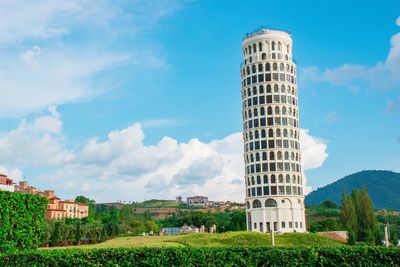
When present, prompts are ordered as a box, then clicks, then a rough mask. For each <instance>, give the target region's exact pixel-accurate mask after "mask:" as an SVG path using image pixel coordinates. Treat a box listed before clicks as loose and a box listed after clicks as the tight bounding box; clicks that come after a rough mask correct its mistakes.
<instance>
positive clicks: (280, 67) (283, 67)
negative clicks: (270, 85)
mask: <svg viewBox="0 0 400 267" xmlns="http://www.w3.org/2000/svg"><path fill="white" fill-rule="evenodd" d="M279 69H280V71H285V65H284V64H283V63H281V64H280V65H279Z"/></svg>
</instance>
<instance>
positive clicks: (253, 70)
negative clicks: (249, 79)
mask: <svg viewBox="0 0 400 267" xmlns="http://www.w3.org/2000/svg"><path fill="white" fill-rule="evenodd" d="M251 72H252V73H256V72H257V67H256V65H253V66H251Z"/></svg>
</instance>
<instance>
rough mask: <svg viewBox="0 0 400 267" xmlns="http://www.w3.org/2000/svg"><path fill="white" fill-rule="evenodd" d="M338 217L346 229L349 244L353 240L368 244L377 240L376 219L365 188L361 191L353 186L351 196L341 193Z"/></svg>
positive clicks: (377, 228)
mask: <svg viewBox="0 0 400 267" xmlns="http://www.w3.org/2000/svg"><path fill="white" fill-rule="evenodd" d="M340 219H341V222H342V224H343V226H344V228H345V229H346V230H347V231H348V236H349V237H348V238H349V240H348V241H349V243H350V244H354V243H355V241H360V242H366V243H369V244H373V243H375V242H377V241H378V239H379V227H378V221H377V219H376V216H375V213H374V207H373V204H372V201H371V198H370V197H369V195H368V191H367V188H363V189H362V190H361V191H358V190H357V189H356V188H355V189H353V191H352V192H351V196H348V195H347V194H345V193H344V194H343V198H342V208H341V210H340Z"/></svg>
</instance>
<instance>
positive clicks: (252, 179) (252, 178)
mask: <svg viewBox="0 0 400 267" xmlns="http://www.w3.org/2000/svg"><path fill="white" fill-rule="evenodd" d="M251 184H252V185H254V184H255V183H254V176H252V177H251Z"/></svg>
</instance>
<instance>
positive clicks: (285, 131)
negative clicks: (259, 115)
mask: <svg viewBox="0 0 400 267" xmlns="http://www.w3.org/2000/svg"><path fill="white" fill-rule="evenodd" d="M283 137H287V129H283Z"/></svg>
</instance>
